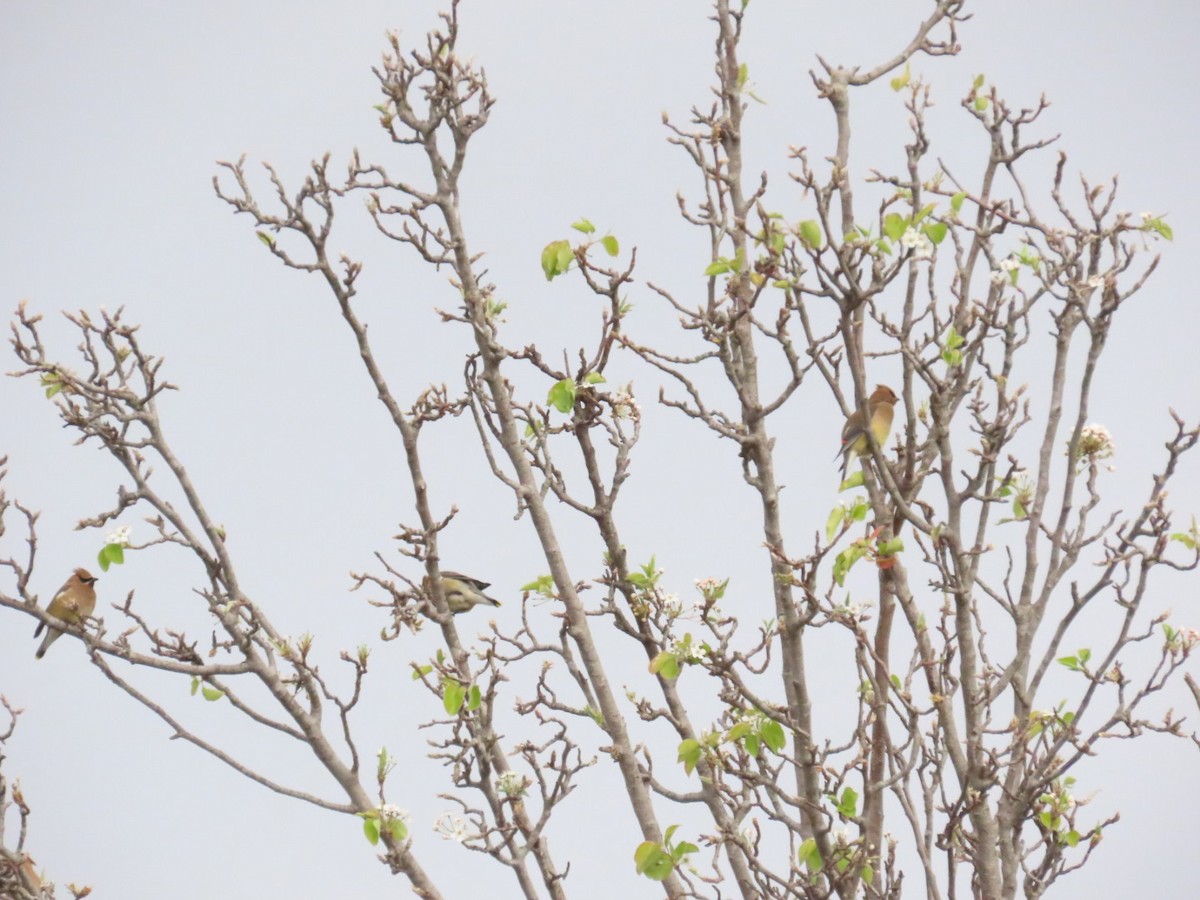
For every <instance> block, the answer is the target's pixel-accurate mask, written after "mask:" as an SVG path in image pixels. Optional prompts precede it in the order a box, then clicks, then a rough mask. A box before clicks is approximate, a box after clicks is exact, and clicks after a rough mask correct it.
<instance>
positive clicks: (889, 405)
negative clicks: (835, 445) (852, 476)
mask: <svg viewBox="0 0 1200 900" xmlns="http://www.w3.org/2000/svg"><path fill="white" fill-rule="evenodd" d="M898 399H899V398H898V397H897V396H896V395H895V394H894V393H892V389H891V388H890V387H888V386H887V385H886V384H880V385H876V386H875V391H874V393H872V394H871V396H870V397H868V398H867V409H866V411H865V412H864V411H863V410H861V409H856V410H855V411H854V412H852V413H851V414H850V416H849V418H847V419H846V424H845V425H844V426H843V427H842V448H841V449H840V450H839V451H838V455H839V456H841V457H842V481H845V480H846V470H847V469H849V468H850V457H851V456H852V455H853V456H866V455H867V454H869V453H870V452H871V443H870V441H869V440H868V438H867V426H866V423H867V422H868V421H869V422H870V423H871V426H870V427H871V434H872V436H874V438H875V443H876V444H878V445H879V446H880V448H881V449H882V448H883V442H884V441H886V440H887V438H888V435H889V434H890V433H891V430H892V417H893V416H894V415H895V413H896V409H895V407H896V401H897V400H898Z"/></svg>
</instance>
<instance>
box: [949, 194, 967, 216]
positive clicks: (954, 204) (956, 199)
mask: <svg viewBox="0 0 1200 900" xmlns="http://www.w3.org/2000/svg"><path fill="white" fill-rule="evenodd" d="M966 199H967V192H966V191H959V192H958V193H957V194H955V195H954V196H953V197H951V198H950V208H951V209H952V210H954V211H955V212H959V211H960V210H962V205H963V201H964V200H966Z"/></svg>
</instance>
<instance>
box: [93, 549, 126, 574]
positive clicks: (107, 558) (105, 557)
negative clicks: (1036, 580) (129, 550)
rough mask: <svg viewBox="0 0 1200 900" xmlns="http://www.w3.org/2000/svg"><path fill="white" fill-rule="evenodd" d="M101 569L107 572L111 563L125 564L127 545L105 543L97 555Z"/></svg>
mask: <svg viewBox="0 0 1200 900" xmlns="http://www.w3.org/2000/svg"><path fill="white" fill-rule="evenodd" d="M97 559H98V560H99V562H100V568H101V570H103V571H105V572H107V571H108V567H109V566H111V565H118V566H120V565H124V563H125V546H124V545H123V544H105V545H104V546H103V547H102V548H101V549H100V554H99V556H98V557H97Z"/></svg>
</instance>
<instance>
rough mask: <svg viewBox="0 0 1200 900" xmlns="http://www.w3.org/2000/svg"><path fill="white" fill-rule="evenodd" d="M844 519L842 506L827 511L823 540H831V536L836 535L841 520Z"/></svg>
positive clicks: (844, 513)
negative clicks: (827, 516)
mask: <svg viewBox="0 0 1200 900" xmlns="http://www.w3.org/2000/svg"><path fill="white" fill-rule="evenodd" d="M845 518H846V508H845V507H844V506H835V507H834V508H833V509H831V510H830V511H829V518H827V519H826V520H825V540H827V541H832V540H833V536H834V535H835V534H837V530H838V528H840V527H841V525H842V520H843V519H845Z"/></svg>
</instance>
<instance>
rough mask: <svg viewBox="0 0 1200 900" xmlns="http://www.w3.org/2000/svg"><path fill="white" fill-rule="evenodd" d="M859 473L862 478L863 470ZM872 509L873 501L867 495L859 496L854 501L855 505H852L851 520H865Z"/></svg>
mask: <svg viewBox="0 0 1200 900" xmlns="http://www.w3.org/2000/svg"><path fill="white" fill-rule="evenodd" d="M858 475H859V477H860V478H861V476H862V472H859V473H858ZM846 480H847V481H849V480H850V479H848V478H847V479H846ZM870 511H871V502H870V501H869V500H868V499H867V498H866V497H859V498H858V499H857V500H855V501H854V505H853V506H852V507H850V521H852V522H865V521H866V520H867V513H869V512H870Z"/></svg>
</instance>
